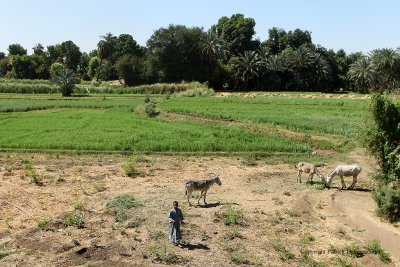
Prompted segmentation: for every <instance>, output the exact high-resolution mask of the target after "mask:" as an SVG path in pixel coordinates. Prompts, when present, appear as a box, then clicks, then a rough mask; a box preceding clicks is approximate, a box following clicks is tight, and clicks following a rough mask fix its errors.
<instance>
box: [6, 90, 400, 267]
mask: <svg viewBox="0 0 400 267" xmlns="http://www.w3.org/2000/svg"><path fill="white" fill-rule="evenodd" d="M305 95H306V97H303V96H305ZM368 103H369V101H368V99H365V98H363V97H354V98H353V97H347V96H346V97H342V96H332V97H331V98H326V95H323V94H304V95H303V94H295V93H288V94H281V95H279V96H276V94H272V93H271V94H269V93H259V94H258V93H257V94H256V97H248V96H244V95H240V94H238V95H235V96H229V97H226V96H224V95H222V94H217V95H216V96H213V97H182V96H179V95H171V96H168V97H166V96H162V95H143V94H141V95H140V94H134V95H133V94H121V95H116V94H114V95H106V94H104V95H100V94H92V95H90V96H74V97H70V98H62V97H59V96H56V95H53V94H23V95H21V94H0V136H1V138H0V148H1V150H0V265H1V266H3V265H4V266H15V265H21V266H164V265H174V266H176V265H178V266H241V265H249V266H390V267H395V266H399V265H398V264H400V242H399V239H398V236H399V235H400V227H399V225H398V224H397V225H394V226H393V225H389V224H388V223H385V222H383V221H381V220H380V219H378V218H377V217H376V216H375V215H374V212H373V211H374V209H375V203H374V201H373V199H372V197H371V193H370V191H371V190H372V189H373V188H374V182H373V180H372V179H371V178H370V174H371V172H372V170H374V168H375V167H376V166H375V163H374V161H373V160H372V159H371V158H369V157H368V156H366V155H365V153H364V151H363V150H362V149H361V148H360V146H359V144H358V142H357V140H358V134H359V133H360V129H362V128H363V127H364V126H365V123H368V118H367V116H366V115H367V114H368V113H367V109H368ZM149 104H151V105H152V104H154V105H155V107H156V111H158V112H160V113H159V115H158V116H156V117H150V116H148V113H147V112H146V107H147V106H148V105H149ZM151 105H150V106H151ZM298 161H309V162H312V163H315V164H317V163H318V166H320V167H318V168H319V170H320V172H321V173H323V174H327V173H329V172H330V171H331V170H332V169H333V168H334V167H335V166H337V165H338V164H343V163H353V162H354V163H358V164H360V165H361V166H362V167H363V171H362V173H361V174H360V176H359V177H358V178H359V179H358V182H357V184H356V186H355V189H354V190H338V186H339V185H340V179H338V178H337V177H336V178H335V179H334V180H333V184H332V188H331V189H330V190H328V189H326V188H325V187H324V184H323V182H322V181H321V179H320V178H319V177H317V176H316V175H315V176H314V180H313V181H310V182H308V183H306V182H305V181H306V180H307V175H306V174H303V177H302V179H303V182H302V183H299V182H296V180H297V172H296V170H295V168H294V167H293V165H294V163H296V162H298ZM213 173H218V174H219V175H220V178H221V181H222V185H221V186H217V185H213V186H212V187H211V188H210V190H209V191H208V193H207V203H208V204H205V203H204V202H203V200H200V202H199V203H200V204H199V205H197V201H198V197H199V195H200V193H198V194H196V192H195V193H194V194H193V196H192V198H191V199H190V201H191V203H192V204H194V206H189V204H188V203H187V198H186V196H185V193H184V185H185V182H186V181H187V180H192V179H193V180H204V179H208V178H210V176H211V174H213ZM345 182H346V184H350V183H351V178H347V177H346V178H345ZM174 200H177V201H179V203H180V207H181V209H182V210H183V213H184V217H185V224H183V225H182V231H183V241H184V243H183V244H182V245H181V246H174V245H172V244H171V243H170V242H169V241H168V238H167V234H166V233H167V231H166V230H167V226H168V225H167V214H168V211H169V210H170V208H171V203H172V201H174Z"/></svg>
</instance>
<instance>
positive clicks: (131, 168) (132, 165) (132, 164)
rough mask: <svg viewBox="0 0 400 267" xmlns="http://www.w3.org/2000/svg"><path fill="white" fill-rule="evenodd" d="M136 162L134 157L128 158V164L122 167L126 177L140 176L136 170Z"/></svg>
mask: <svg viewBox="0 0 400 267" xmlns="http://www.w3.org/2000/svg"><path fill="white" fill-rule="evenodd" d="M136 161H137V157H136V155H132V156H130V157H129V159H128V162H127V163H125V164H124V165H123V166H122V168H123V169H124V171H125V174H126V175H127V176H129V177H135V176H138V175H139V174H140V172H139V171H138V170H137V169H136Z"/></svg>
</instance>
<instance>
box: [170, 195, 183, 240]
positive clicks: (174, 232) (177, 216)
mask: <svg viewBox="0 0 400 267" xmlns="http://www.w3.org/2000/svg"><path fill="white" fill-rule="evenodd" d="M182 221H183V214H182V210H181V209H180V208H178V201H176V200H175V201H174V202H173V208H172V209H171V211H170V212H169V217H168V222H169V233H168V237H169V240H170V241H171V242H172V243H174V244H175V245H179V242H180V240H181V239H182V233H181V223H182Z"/></svg>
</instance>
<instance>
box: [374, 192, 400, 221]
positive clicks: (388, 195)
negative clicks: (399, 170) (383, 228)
mask: <svg viewBox="0 0 400 267" xmlns="http://www.w3.org/2000/svg"><path fill="white" fill-rule="evenodd" d="M373 197H374V200H375V202H376V204H377V205H378V210H377V213H378V215H379V216H381V217H383V218H385V219H387V220H389V221H390V222H392V223H394V222H397V221H399V220H400V189H393V188H390V187H389V186H381V187H379V188H378V189H377V190H376V191H375V192H374V194H373Z"/></svg>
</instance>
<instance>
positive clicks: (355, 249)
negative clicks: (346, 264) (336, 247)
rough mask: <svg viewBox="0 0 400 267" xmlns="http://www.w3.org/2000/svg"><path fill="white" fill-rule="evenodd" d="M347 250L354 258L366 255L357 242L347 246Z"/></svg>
mask: <svg viewBox="0 0 400 267" xmlns="http://www.w3.org/2000/svg"><path fill="white" fill-rule="evenodd" d="M345 250H346V252H347V254H348V255H349V256H350V257H352V258H361V257H362V256H364V252H363V251H362V250H361V248H360V246H359V245H358V244H356V243H353V244H351V245H350V246H346V247H345Z"/></svg>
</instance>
